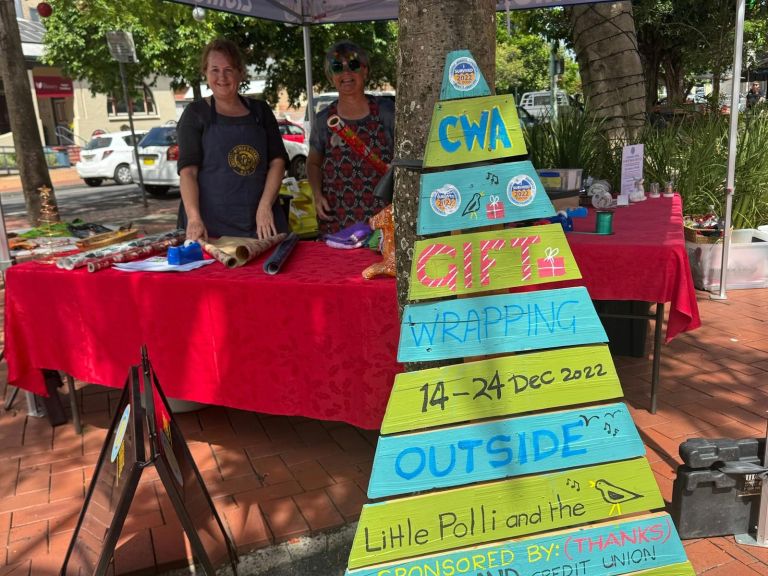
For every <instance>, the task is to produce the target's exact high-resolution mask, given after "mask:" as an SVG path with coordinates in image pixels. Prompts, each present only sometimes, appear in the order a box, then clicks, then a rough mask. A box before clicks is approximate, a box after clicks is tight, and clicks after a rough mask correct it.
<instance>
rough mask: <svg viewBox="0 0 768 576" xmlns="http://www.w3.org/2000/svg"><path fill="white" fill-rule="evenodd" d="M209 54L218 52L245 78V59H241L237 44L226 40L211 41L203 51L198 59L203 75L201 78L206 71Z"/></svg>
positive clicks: (241, 55)
mask: <svg viewBox="0 0 768 576" xmlns="http://www.w3.org/2000/svg"><path fill="white" fill-rule="evenodd" d="M211 52H218V53H220V54H223V55H224V56H226V58H227V60H229V63H230V64H232V66H233V67H234V68H235V69H236V70H237V71H238V72H240V75H241V76H242V77H243V78H245V76H246V74H245V58H243V53H242V52H241V51H240V48H238V46H237V44H235V43H234V42H232V41H231V40H227V39H226V38H216V39H215V40H211V41H210V42H209V43H208V45H207V46H206V47H205V49H204V50H203V55H202V57H201V58H200V71H201V72H202V73H203V76H205V71H206V70H207V69H208V57H209V56H210V55H211Z"/></svg>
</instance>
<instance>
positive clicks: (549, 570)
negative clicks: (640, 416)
mask: <svg viewBox="0 0 768 576" xmlns="http://www.w3.org/2000/svg"><path fill="white" fill-rule="evenodd" d="M685 560H686V557H685V549H684V548H683V544H682V542H680V538H679V537H678V535H677V531H676V530H675V525H674V524H673V523H672V518H671V517H670V516H669V515H668V514H662V513H660V514H646V515H643V516H639V517H634V518H631V519H629V520H624V521H622V522H604V523H600V524H592V525H589V526H585V527H582V528H578V529H569V530H559V531H557V532H548V533H546V534H537V535H535V536H531V537H527V538H520V539H515V540H506V541H503V542H494V543H493V544H488V545H483V546H472V547H470V548H462V549H460V550H453V551H449V552H445V553H441V554H430V555H427V556H419V557H417V558H410V559H406V560H402V561H399V562H391V563H388V564H379V565H376V566H368V567H366V568H360V569H358V570H353V571H347V576H440V575H447V574H453V575H462V574H463V575H466V576H470V575H471V576H476V575H482V576H486V575H487V574H491V575H492V576H498V575H501V576H620V575H624V574H627V572H628V571H630V570H635V571H638V570H646V571H645V572H642V574H653V575H657V576H661V575H662V574H664V575H669V576H678V575H682V574H688V572H687V571H686V570H685V569H683V570H681V571H680V572H674V571H673V572H670V571H665V570H666V569H678V568H679V567H681V566H685V565H684V564H682V563H683V562H685ZM649 570H650V571H649ZM657 570H658V572H657ZM633 573H635V572H633ZM691 574H692V572H691Z"/></svg>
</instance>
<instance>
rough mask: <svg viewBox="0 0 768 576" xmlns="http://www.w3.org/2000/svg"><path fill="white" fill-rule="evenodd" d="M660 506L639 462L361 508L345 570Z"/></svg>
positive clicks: (652, 482) (644, 465)
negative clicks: (347, 567)
mask: <svg viewBox="0 0 768 576" xmlns="http://www.w3.org/2000/svg"><path fill="white" fill-rule="evenodd" d="M663 506H664V501H663V500H662V498H661V494H660V493H659V489H658V487H657V486H656V481H655V479H654V477H653V472H652V471H651V468H650V466H649V465H648V462H647V461H646V460H645V458H638V459H635V460H627V461H624V462H613V463H611V464H600V465H598V466H592V467H589V468H579V469H575V470H568V471H563V472H555V473H551V474H541V475H537V476H526V477H524V478H514V479H511V480H501V481H498V482H493V483H491V484H482V485H478V486H469V487H465V488H454V489H452V490H445V491H442V492H435V493H432V494H424V495H420V496H411V497H408V498H401V499H399V500H391V501H388V502H382V503H379V504H367V505H365V506H363V510H362V513H361V515H360V521H359V523H358V527H357V532H356V534H355V539H354V542H353V543H352V551H351V553H350V556H349V564H348V566H349V567H350V568H361V567H363V566H370V565H371V564H379V563H383V562H390V561H393V560H400V559H403V558H408V557H411V556H416V555H421V554H430V553H433V552H442V551H446V550H452V549H454V548H463V547H467V546H474V545H476V544H481V543H488V542H493V541H496V540H506V539H509V538H514V537H516V536H523V535H526V534H532V533H535V532H547V531H550V530H555V529H559V528H567V527H570V526H575V525H578V524H585V523H588V522H595V521H597V520H603V519H606V518H612V517H614V516H615V517H619V516H623V515H626V514H632V513H635V512H641V511H646V510H649V509H654V508H661V507H663Z"/></svg>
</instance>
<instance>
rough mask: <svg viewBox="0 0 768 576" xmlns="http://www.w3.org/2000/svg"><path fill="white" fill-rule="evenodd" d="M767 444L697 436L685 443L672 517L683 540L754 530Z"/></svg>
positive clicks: (760, 440) (678, 472) (683, 444)
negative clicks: (762, 462) (763, 459)
mask: <svg viewBox="0 0 768 576" xmlns="http://www.w3.org/2000/svg"><path fill="white" fill-rule="evenodd" d="M764 451H765V440H764V439H756V438H742V439H738V440H734V439H730V438H718V439H715V440H712V439H707V438H693V439H691V440H686V441H685V442H683V443H682V444H681V445H680V457H681V458H682V459H683V462H684V464H682V465H681V466H678V468H677V477H676V478H675V482H674V484H673V486H672V507H671V508H672V509H671V511H670V512H671V515H672V519H673V521H674V522H675V525H676V526H677V531H678V533H679V534H680V537H681V538H683V539H687V538H708V537H710V536H725V535H730V534H745V533H748V532H754V530H755V529H756V526H757V519H758V512H759V508H760V490H761V486H762V481H761V478H760V475H761V474H762V472H764V471H765V468H763V467H762V465H761V461H762V454H763V453H764Z"/></svg>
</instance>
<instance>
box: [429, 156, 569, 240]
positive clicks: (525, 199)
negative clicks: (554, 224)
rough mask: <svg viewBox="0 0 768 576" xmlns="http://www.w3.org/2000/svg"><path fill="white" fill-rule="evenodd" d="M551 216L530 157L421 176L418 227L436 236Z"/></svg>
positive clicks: (544, 193) (551, 213) (549, 202)
mask: <svg viewBox="0 0 768 576" xmlns="http://www.w3.org/2000/svg"><path fill="white" fill-rule="evenodd" d="M554 215H555V209H554V207H553V206H552V202H551V201H550V200H549V196H547V193H546V191H545V190H544V185H543V184H542V183H541V180H540V179H539V175H538V173H537V172H536V169H535V168H534V167H533V164H531V163H530V162H529V161H528V160H525V161H522V162H508V163H506V164H490V165H487V166H475V167H473V168H461V169H458V170H446V171H444V172H430V173H427V174H422V175H421V185H420V194H419V217H418V218H417V220H416V231H417V232H418V233H419V234H435V233H437V232H447V231H449V230H460V229H466V228H479V227H480V226H489V225H491V224H503V223H505V222H519V221H520V220H533V219H534V218H547V217H549V216H554Z"/></svg>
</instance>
